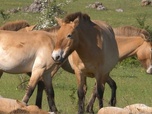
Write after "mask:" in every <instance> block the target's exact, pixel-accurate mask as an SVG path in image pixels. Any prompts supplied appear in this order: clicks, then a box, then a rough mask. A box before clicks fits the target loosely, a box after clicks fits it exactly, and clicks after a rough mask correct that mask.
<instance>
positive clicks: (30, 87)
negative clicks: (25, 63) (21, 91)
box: [22, 69, 44, 103]
mask: <svg viewBox="0 0 152 114" xmlns="http://www.w3.org/2000/svg"><path fill="white" fill-rule="evenodd" d="M43 72H44V69H35V70H34V71H32V75H31V78H30V81H29V83H28V86H27V89H26V93H25V95H24V97H23V99H22V101H23V102H25V103H28V101H29V99H30V97H31V95H32V94H33V91H34V89H35V87H36V84H37V83H38V81H39V80H40V78H41V76H42V74H43Z"/></svg>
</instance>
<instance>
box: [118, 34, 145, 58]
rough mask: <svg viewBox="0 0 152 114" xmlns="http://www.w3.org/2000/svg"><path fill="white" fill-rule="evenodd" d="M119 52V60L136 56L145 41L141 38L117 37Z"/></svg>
mask: <svg viewBox="0 0 152 114" xmlns="http://www.w3.org/2000/svg"><path fill="white" fill-rule="evenodd" d="M116 41H117V45H118V51H119V60H123V59H125V58H127V57H130V56H134V55H136V53H137V51H138V49H139V48H140V46H141V45H142V44H143V42H144V40H143V39H142V38H141V37H135V36H133V37H123V36H116Z"/></svg>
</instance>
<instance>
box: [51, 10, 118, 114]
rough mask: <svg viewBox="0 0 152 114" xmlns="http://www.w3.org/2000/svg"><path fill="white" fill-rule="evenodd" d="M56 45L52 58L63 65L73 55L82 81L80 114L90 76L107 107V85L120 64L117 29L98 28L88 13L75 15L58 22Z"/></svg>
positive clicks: (79, 94) (75, 70) (82, 109)
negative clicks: (105, 89) (105, 93)
mask: <svg viewBox="0 0 152 114" xmlns="http://www.w3.org/2000/svg"><path fill="white" fill-rule="evenodd" d="M57 21H58V24H59V25H60V29H59V30H58V31H57V36H56V45H55V48H54V50H53V53H52V58H53V59H54V60H55V61H56V62H57V63H63V62H64V61H65V60H66V59H67V57H68V56H69V55H70V54H71V56H70V59H72V60H73V63H72V68H73V69H74V72H75V74H76V76H77V82H78V99H79V100H78V104H79V110H78V113H79V114H82V113H84V99H85V94H86V77H87V76H89V77H95V79H96V83H97V89H96V94H97V97H98V99H99V108H101V107H103V101H102V100H103V93H104V85H105V82H106V81H107V78H108V75H107V74H109V72H110V71H111V70H112V69H113V68H114V66H115V65H116V64H117V62H118V48H117V44H116V41H115V36H114V33H113V29H112V28H111V27H110V26H109V25H105V24H103V26H101V25H100V26H98V25H97V24H95V23H93V22H92V21H91V20H90V17H89V16H88V15H87V14H82V13H81V12H77V13H73V14H70V15H68V16H66V17H65V19H64V20H62V19H57Z"/></svg>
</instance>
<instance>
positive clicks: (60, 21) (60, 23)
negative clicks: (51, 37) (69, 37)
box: [55, 17, 63, 26]
mask: <svg viewBox="0 0 152 114" xmlns="http://www.w3.org/2000/svg"><path fill="white" fill-rule="evenodd" d="M55 20H56V21H57V22H58V24H59V25H60V26H61V25H62V23H63V21H62V19H60V18H57V17H55Z"/></svg>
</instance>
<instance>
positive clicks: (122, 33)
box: [114, 26, 152, 74]
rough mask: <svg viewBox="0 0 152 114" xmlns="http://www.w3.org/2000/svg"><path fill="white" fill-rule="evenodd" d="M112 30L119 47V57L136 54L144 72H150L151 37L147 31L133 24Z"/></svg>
mask: <svg viewBox="0 0 152 114" xmlns="http://www.w3.org/2000/svg"><path fill="white" fill-rule="evenodd" d="M114 32H115V36H116V40H117V45H118V47H119V58H120V59H124V58H126V57H128V56H132V55H136V56H137V59H138V60H139V61H140V62H141V64H142V65H143V67H144V68H145V69H146V72H147V73H148V74H152V42H151V40H152V39H151V36H150V34H149V32H148V31H146V30H145V29H140V28H136V27H133V26H123V27H119V28H115V29H114ZM124 42H125V43H124ZM126 46H128V47H127V48H126Z"/></svg>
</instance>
